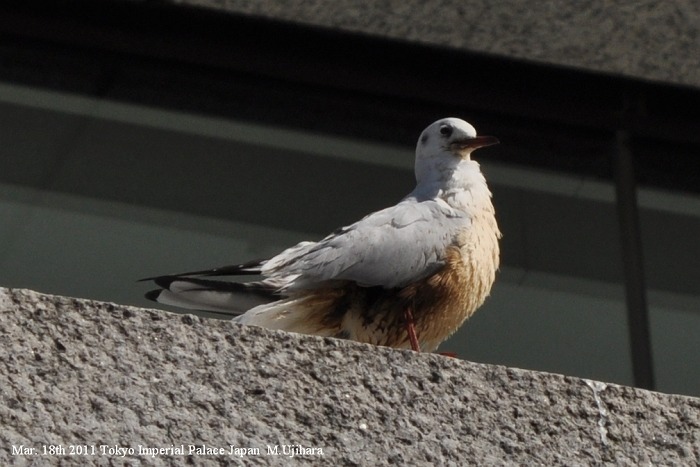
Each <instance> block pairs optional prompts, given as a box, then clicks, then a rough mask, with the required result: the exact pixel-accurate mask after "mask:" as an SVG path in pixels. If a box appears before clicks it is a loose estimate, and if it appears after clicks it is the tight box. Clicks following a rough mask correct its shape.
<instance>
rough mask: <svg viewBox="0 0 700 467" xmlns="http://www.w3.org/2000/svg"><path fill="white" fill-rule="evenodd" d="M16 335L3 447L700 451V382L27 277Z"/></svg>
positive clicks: (582, 457)
mask: <svg viewBox="0 0 700 467" xmlns="http://www.w3.org/2000/svg"><path fill="white" fill-rule="evenodd" d="M0 338H1V339H2V348H1V350H0V353H1V354H2V356H1V358H0V360H1V361H2V366H1V367H0V388H2V403H1V404H0V427H1V428H0V439H1V441H2V449H1V450H0V464H2V465H10V464H17V465H22V464H32V463H36V464H38V465H44V464H57V463H59V461H60V462H64V464H62V465H83V464H84V463H85V462H86V457H88V458H89V461H91V462H93V463H96V464H100V465H107V464H109V463H110V462H118V463H119V462H121V461H122V460H120V459H118V454H117V451H116V450H115V445H118V446H119V447H120V448H124V449H129V448H131V449H133V450H134V452H135V454H133V455H132V454H127V455H126V459H129V460H130V462H136V463H137V464H138V463H139V460H140V461H143V462H144V463H145V464H148V465H169V464H171V463H177V464H181V463H185V462H193V463H195V464H197V465H218V464H225V463H232V462H238V463H245V464H253V465H269V464H273V465H275V464H276V465H282V464H288V463H289V461H290V460H291V461H292V462H293V461H297V462H298V463H311V462H313V463H314V464H317V463H320V464H326V465H328V464H334V465H386V464H397V465H407V464H412V465H416V464H417V465H421V464H422V465H426V464H438V465H439V464H454V465H487V464H543V465H555V464H567V465H572V464H585V465H589V464H599V463H614V464H617V465H642V464H653V465H670V464H675V465H698V463H700V399H695V398H691V397H684V396H677V395H666V394H660V393H654V392H648V391H643V390H638V389H633V388H629V387H623V386H617V385H613V384H605V383H599V382H594V381H587V380H582V379H579V378H573V377H566V376H560V375H555V374H546V373H537V372H532V371H525V370H518V369H513V368H505V367H499V366H492V365H483V364H476V363H470V362H466V361H461V360H456V359H450V358H445V357H441V356H438V355H427V354H420V355H419V354H414V353H412V352H408V351H394V350H391V349H385V348H377V347H372V346H369V345H361V344H355V343H351V342H344V341H338V340H333V339H320V338H314V337H307V336H300V335H296V334H289V333H282V332H272V331H267V330H264V329H257V328H252V327H240V326H236V325H233V324H231V323H229V322H223V321H213V320H203V319H200V318H197V317H193V316H190V315H175V314H170V313H167V312H162V311H155V310H144V309H138V308H133V307H127V306H119V305H114V304H110V303H100V302H94V301H89V300H80V299H73V298H65V297H58V296H50V295H43V294H39V293H36V292H32V291H28V290H19V289H0ZM203 444H204V445H206V446H207V447H210V448H222V449H223V451H224V452H225V453H223V454H211V455H204V454H201V453H198V452H194V453H192V454H190V453H189V451H190V445H194V446H195V449H197V448H201V446H202V445H203ZM231 445H234V446H235V447H237V448H239V449H240V448H246V449H247V448H258V449H259V450H260V455H257V456H256V455H252V454H251V455H248V456H247V457H242V458H241V457H239V454H241V451H234V453H233V454H229V452H230V446H231ZM285 445H292V446H294V448H292V449H291V450H290V449H289V448H285V447H284V446H285ZM20 446H24V448H28V449H30V450H33V452H35V454H34V455H20V454H18V453H17V451H18V449H19V447H20ZM51 446H60V448H62V449H64V450H65V455H64V454H63V451H57V450H56V448H51ZM80 446H82V447H80ZM102 446H106V447H104V448H103V447H102ZM139 446H142V447H143V448H148V449H154V448H180V447H181V446H182V447H183V450H184V451H185V452H184V453H175V454H170V453H162V454H158V455H156V456H149V455H138V450H139ZM268 446H270V447H271V448H272V449H274V446H278V453H279V455H278V456H274V455H268ZM13 447H14V451H15V452H14V453H13ZM44 447H46V448H47V450H51V449H53V452H54V455H51V454H46V455H45V456H44V454H43V449H44ZM71 449H73V450H76V451H77V450H83V451H85V450H87V453H88V454H86V455H82V456H81V455H73V456H70V455H69V454H70V453H69V450H71ZM93 449H94V450H95V451H94V452H95V453H94V454H93V451H92V450H93ZM318 449H320V450H321V451H322V453H319V451H318ZM103 451H104V452H105V453H104V454H103ZM25 452H26V451H25ZM210 453H211V451H210ZM285 453H286V454H291V453H294V454H296V455H295V457H292V458H290V457H289V456H287V455H285ZM56 454H61V457H62V458H61V459H60V460H59V459H58V458H57V457H58V456H57V455H56Z"/></svg>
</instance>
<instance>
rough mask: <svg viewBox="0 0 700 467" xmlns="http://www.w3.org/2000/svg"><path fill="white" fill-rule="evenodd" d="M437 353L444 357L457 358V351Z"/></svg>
mask: <svg viewBox="0 0 700 467" xmlns="http://www.w3.org/2000/svg"><path fill="white" fill-rule="evenodd" d="M437 354H438V355H442V356H443V357H450V358H457V352H438V353H437Z"/></svg>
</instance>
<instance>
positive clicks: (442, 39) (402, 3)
mask: <svg viewBox="0 0 700 467" xmlns="http://www.w3.org/2000/svg"><path fill="white" fill-rule="evenodd" d="M169 1H171V2H173V3H177V4H188V5H195V6H199V7H206V8H212V9H217V10H224V11H229V12H235V13H243V14H250V15H256V16H264V17H269V18H274V19H279V20H285V21H292V22H297V23H303V24H311V25H315V26H321V27H327V28H332V29H339V30H345V31H352V32H359V33H363V34H370V35H376V36H384V37H390V38H393V39H399V40H408V41H414V42H422V43H426V44H433V45H438V46H447V47H453V48H456V49H464V50H470V51H474V52H480V53H487V54H493V55H501V56H506V57H512V58H518V59H524V60H532V61H536V62H543V63H551V64H557V65H565V66H571V67H576V68H584V69H588V70H594V71H600V72H604V73H613V74H623V75H627V76H632V77H636V78H641V79H644V80H651V81H661V82H667V83H675V84H682V85H687V86H693V87H699V86H700V2H698V1H696V0H676V1H673V2H660V1H658V0H618V1H614V2H581V1H578V0H558V1H556V2H528V1H523V0H506V1H497V2H495V1H493V0H428V1H426V0H388V1H381V2H376V1H375V2H358V1H356V0H284V1H279V0H274V1H271V0H263V1H254V2H252V1H250V0H169Z"/></svg>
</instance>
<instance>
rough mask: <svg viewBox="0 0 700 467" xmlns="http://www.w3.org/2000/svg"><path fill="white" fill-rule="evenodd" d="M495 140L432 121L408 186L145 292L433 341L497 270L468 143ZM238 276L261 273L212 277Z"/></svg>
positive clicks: (261, 322) (372, 338) (494, 229)
mask: <svg viewBox="0 0 700 467" xmlns="http://www.w3.org/2000/svg"><path fill="white" fill-rule="evenodd" d="M496 143H498V140H497V139H496V138H493V137H491V136H477V135H476V130H475V129H474V127H472V126H471V125H470V124H469V123H467V122H465V121H463V120H460V119H457V118H445V119H442V120H438V121H437V122H435V123H433V124H431V125H430V126H428V127H427V128H426V129H425V130H424V131H423V132H422V133H421V136H420V138H419V139H418V144H417V148H416V163H415V175H416V181H417V184H416V188H415V189H414V190H413V191H412V192H411V193H410V194H409V195H408V196H406V197H405V198H404V199H403V200H401V202H399V203H398V204H396V205H395V206H391V207H389V208H386V209H383V210H381V211H377V212H374V213H372V214H369V215H368V216H366V217H365V218H363V219H362V220H360V221H358V222H356V223H354V224H352V225H349V226H347V227H343V228H340V229H338V230H337V231H335V232H333V233H332V234H330V235H328V236H327V237H326V238H324V239H322V240H320V241H318V242H302V243H299V244H298V245H296V246H293V247H291V248H289V249H287V250H284V251H283V252H281V253H280V254H278V255H277V256H274V257H272V258H270V259H267V260H262V261H251V262H248V263H244V264H239V265H234V266H226V267H221V268H217V269H212V270H208V271H196V272H190V273H183V274H175V275H167V276H160V277H155V278H150V279H145V280H153V281H155V283H156V284H157V285H158V286H159V287H161V289H158V290H154V291H151V292H149V293H148V294H147V295H146V296H147V297H148V298H150V299H152V300H155V301H157V302H159V303H163V304H166V305H174V306H177V307H182V308H188V309H196V310H207V311H213V312H221V313H228V314H233V315H236V317H235V318H234V321H235V322H238V323H242V324H249V325H255V326H262V327H266V328H271V329H283V330H286V331H292V332H299V333H304V334H315V335H319V336H331V337H338V338H344V339H352V340H356V341H360V342H367V343H370V344H376V345H383V346H389V347H397V348H413V349H414V350H419V348H418V345H419V347H420V349H422V350H424V351H429V352H432V351H434V350H436V349H437V347H438V346H439V345H440V343H441V342H443V341H444V340H445V339H447V338H448V337H449V336H450V335H451V334H452V333H454V332H455V331H456V330H457V329H458V328H459V327H460V326H461V325H462V323H463V322H464V321H465V320H466V319H467V318H469V316H471V315H472V313H474V311H476V309H477V308H478V307H479V306H480V305H481V304H482V303H483V302H484V300H485V299H486V297H487V296H488V295H489V292H490V290H491V286H492V284H493V282H494V279H495V275H496V270H497V269H498V263H499V247H498V239H499V238H500V236H501V234H500V232H499V229H498V225H497V223H496V218H495V213H494V208H493V204H492V203H491V193H490V191H489V189H488V187H487V185H486V180H485V179H484V176H483V175H482V173H481V170H480V168H479V164H478V163H477V162H476V161H473V160H472V159H471V153H472V151H473V150H475V149H477V148H480V147H483V146H488V145H492V144H496ZM241 275H259V276H261V277H262V279H261V280H255V281H249V282H231V281H224V280H218V279H212V277H217V276H241ZM413 333H415V336H416V337H417V341H418V342H417V343H416V342H414V343H413V345H412V343H411V339H410V337H409V336H410V335H411V334H413ZM417 344H418V345H417Z"/></svg>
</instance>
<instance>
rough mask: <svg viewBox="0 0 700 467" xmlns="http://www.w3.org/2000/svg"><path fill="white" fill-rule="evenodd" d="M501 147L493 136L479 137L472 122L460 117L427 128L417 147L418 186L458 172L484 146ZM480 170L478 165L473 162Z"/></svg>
mask: <svg viewBox="0 0 700 467" xmlns="http://www.w3.org/2000/svg"><path fill="white" fill-rule="evenodd" d="M492 144H498V139H496V138H494V137H493V136H477V135H476V130H475V129H474V127H473V126H471V125H470V124H469V123H467V122H465V121H464V120H461V119H459V118H443V119H441V120H438V121H436V122H434V123H432V124H431V125H430V126H428V127H427V128H426V129H425V130H423V133H421V135H420V138H418V145H417V146H416V180H417V181H418V183H421V182H423V181H426V182H429V181H433V180H435V179H440V178H444V177H445V176H449V175H451V173H452V172H454V171H455V170H457V168H458V167H459V166H460V164H462V165H463V163H464V161H471V153H472V151H474V150H475V149H478V148H482V147H484V146H491V145H492ZM473 164H474V165H475V167H476V168H477V170H478V165H476V163H473Z"/></svg>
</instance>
